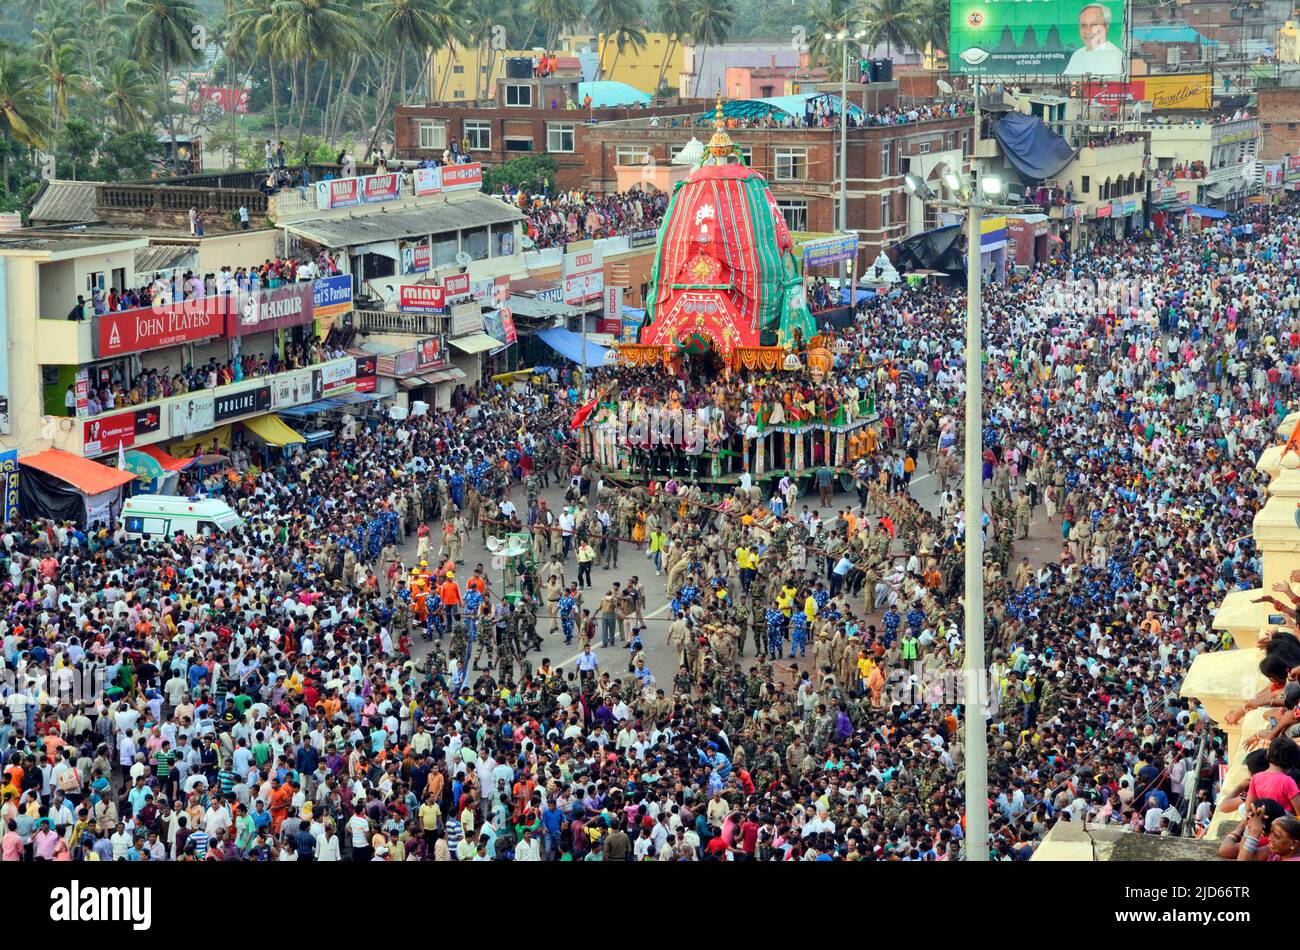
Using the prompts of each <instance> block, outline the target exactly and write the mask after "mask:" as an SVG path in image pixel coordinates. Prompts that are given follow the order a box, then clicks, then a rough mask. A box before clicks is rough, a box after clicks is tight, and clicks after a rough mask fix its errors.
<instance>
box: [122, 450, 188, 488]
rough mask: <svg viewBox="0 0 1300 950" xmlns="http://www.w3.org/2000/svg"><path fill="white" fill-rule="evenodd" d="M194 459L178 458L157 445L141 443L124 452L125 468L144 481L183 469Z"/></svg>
mask: <svg viewBox="0 0 1300 950" xmlns="http://www.w3.org/2000/svg"><path fill="white" fill-rule="evenodd" d="M193 464H194V459H192V458H184V459H178V458H175V457H173V456H171V455H169V454H167V452H166V451H165V450H164V449H163V448H162V447H161V446H157V445H142V446H140V447H139V448H135V449H131V450H130V451H129V452H127V453H126V468H127V470H128V471H131V472H134V473H135V474H136V475H137V476H139V478H141V479H142V480H144V481H146V482H150V481H153V480H154V479H155V478H159V477H161V476H164V475H168V474H171V473H174V472H180V471H184V470H185V469H187V468H189V467H190V466H191V465H193Z"/></svg>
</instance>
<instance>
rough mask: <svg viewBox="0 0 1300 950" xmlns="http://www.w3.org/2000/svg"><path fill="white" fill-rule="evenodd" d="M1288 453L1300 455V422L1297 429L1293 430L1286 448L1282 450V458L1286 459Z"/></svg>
mask: <svg viewBox="0 0 1300 950" xmlns="http://www.w3.org/2000/svg"><path fill="white" fill-rule="evenodd" d="M1288 452H1295V453H1297V454H1300V421H1297V422H1296V424H1295V428H1294V429H1292V430H1291V438H1289V439H1287V440H1286V447H1285V448H1283V449H1282V457H1283V458H1285V457H1286V454H1287V453H1288Z"/></svg>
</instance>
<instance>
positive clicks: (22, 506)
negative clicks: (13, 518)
mask: <svg viewBox="0 0 1300 950" xmlns="http://www.w3.org/2000/svg"><path fill="white" fill-rule="evenodd" d="M18 464H19V465H21V466H22V472H21V474H20V475H19V477H18V510H19V511H20V512H22V514H23V515H24V517H28V518H36V517H43V518H54V519H56V520H59V521H72V522H75V523H76V524H77V525H78V526H79V527H83V528H84V527H86V526H87V525H91V526H93V525H97V524H98V525H109V524H111V523H112V520H113V507H114V506H115V505H116V504H117V501H118V499H120V498H121V497H122V486H123V485H125V484H127V483H128V482H133V481H135V477H136V476H135V472H129V471H123V470H121V469H116V468H110V467H109V466H107V465H100V464H99V463H98V462H92V461H91V460H90V459H84V458H82V457H81V456H79V455H72V454H71V453H69V452H64V451H62V450H61V449H46V450H45V451H44V452H37V453H36V454H35V455H28V456H26V457H24V458H20V459H19V460H18Z"/></svg>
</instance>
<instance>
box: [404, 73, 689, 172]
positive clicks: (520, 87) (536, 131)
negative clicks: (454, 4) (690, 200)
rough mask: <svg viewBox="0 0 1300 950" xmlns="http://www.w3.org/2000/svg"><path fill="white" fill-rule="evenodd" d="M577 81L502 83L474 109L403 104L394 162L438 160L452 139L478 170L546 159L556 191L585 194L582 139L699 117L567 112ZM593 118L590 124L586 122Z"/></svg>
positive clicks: (658, 111) (677, 108) (683, 107)
mask: <svg viewBox="0 0 1300 950" xmlns="http://www.w3.org/2000/svg"><path fill="white" fill-rule="evenodd" d="M577 86H578V82H577V79H576V77H566V76H551V77H547V78H545V79H535V78H519V79H512V78H507V79H502V80H500V81H499V82H498V83H497V94H496V97H495V99H493V100H486V101H483V102H479V103H464V102H445V103H440V104H436V105H402V106H398V107H397V111H396V114H395V116H394V119H393V134H394V142H395V149H394V151H395V153H396V154H395V157H397V158H399V159H415V160H421V161H422V160H425V159H430V158H433V159H441V158H442V153H443V151H444V150H446V149H447V148H448V147H449V146H450V145H451V143H452V142H453V141H456V142H466V141H468V143H469V150H470V155H471V156H472V157H473V158H474V160H475V161H479V162H482V163H483V164H484V165H487V166H490V165H498V164H501V163H502V162H506V161H509V160H510V159H512V158H518V157H519V156H520V155H533V154H546V155H549V156H551V158H553V159H555V161H556V163H557V165H558V166H559V170H558V173H557V182H555V183H554V184H557V185H558V187H560V188H564V189H568V188H586V187H589V184H588V182H587V177H588V175H587V168H586V163H585V155H586V146H585V140H586V137H587V135H588V134H589V133H590V131H591V129H592V128H593V127H598V126H599V125H600V124H601V123H605V122H613V121H620V120H627V119H630V118H633V117H636V118H644V119H646V120H647V121H648V120H649V118H650V117H651V116H654V115H658V116H662V117H665V118H664V119H661V121H666V117H669V116H673V115H683V114H687V113H691V114H694V113H698V112H699V111H700V110H701V108H703V106H702V105H701V104H680V105H671V106H650V107H646V108H622V107H618V108H603V109H583V108H575V109H569V108H566V106H567V104H568V103H569V102H570V101H572V102H574V104H575V105H579V106H580V103H579V102H578V101H577ZM592 120H595V122H596V123H597V125H596V126H592V125H591V124H590V123H591V121H592Z"/></svg>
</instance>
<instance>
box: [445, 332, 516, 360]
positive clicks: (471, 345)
mask: <svg viewBox="0 0 1300 950" xmlns="http://www.w3.org/2000/svg"><path fill="white" fill-rule="evenodd" d="M447 342H448V343H450V344H451V345H452V346H454V347H455V348H456V349H458V350H460V351H461V352H462V353H468V354H470V355H471V356H472V355H474V354H475V353H486V352H487V351H488V350H496V349H500V348H501V347H503V346H505V344H504V343H502V342H501V341H500V340H498V339H497V338H496V337H494V336H488V335H487V334H486V333H470V334H467V335H466V336H462V337H457V338H456V339H454V340H448V341H447Z"/></svg>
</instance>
